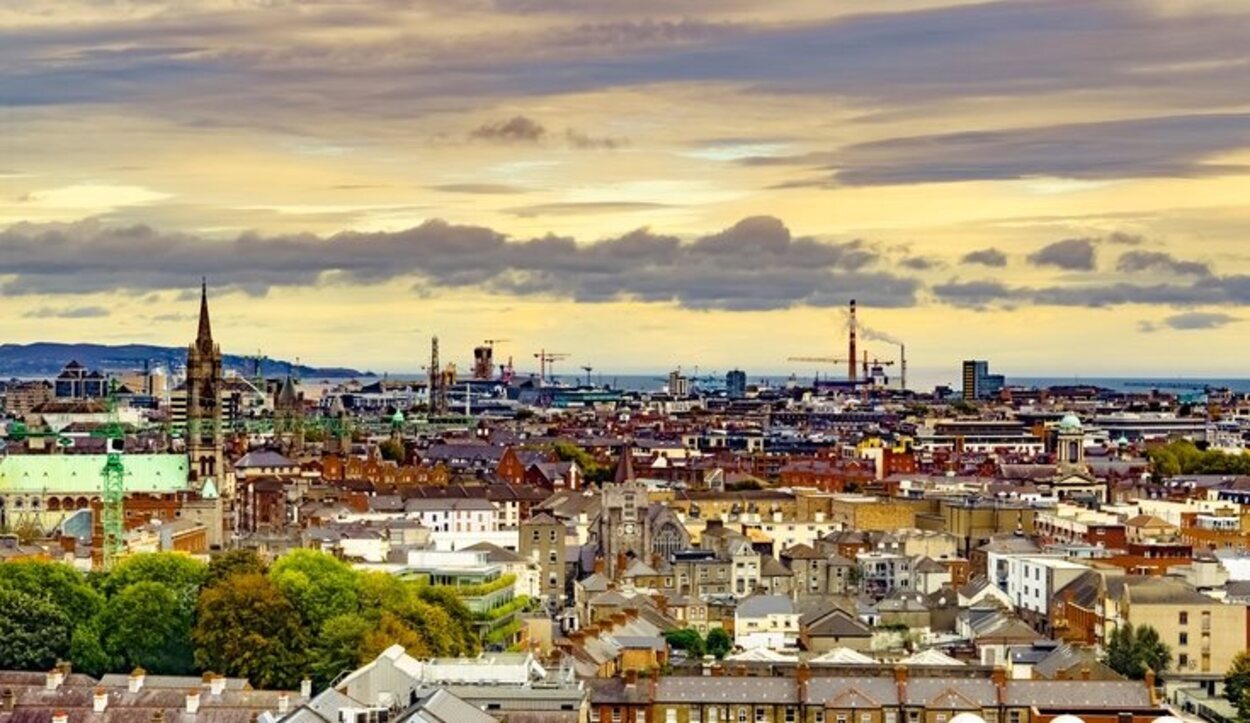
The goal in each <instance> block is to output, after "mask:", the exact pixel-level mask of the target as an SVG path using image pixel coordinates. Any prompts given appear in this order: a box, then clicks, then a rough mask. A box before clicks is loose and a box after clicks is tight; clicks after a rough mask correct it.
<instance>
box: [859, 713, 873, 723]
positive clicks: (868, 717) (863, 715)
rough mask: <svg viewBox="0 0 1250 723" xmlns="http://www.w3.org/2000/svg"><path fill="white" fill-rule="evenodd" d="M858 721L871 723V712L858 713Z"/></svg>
mask: <svg viewBox="0 0 1250 723" xmlns="http://www.w3.org/2000/svg"><path fill="white" fill-rule="evenodd" d="M859 723H872V713H860V714H859Z"/></svg>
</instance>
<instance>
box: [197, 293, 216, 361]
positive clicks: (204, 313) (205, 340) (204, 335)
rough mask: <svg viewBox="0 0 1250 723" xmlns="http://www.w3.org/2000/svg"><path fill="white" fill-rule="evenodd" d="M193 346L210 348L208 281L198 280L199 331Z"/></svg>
mask: <svg viewBox="0 0 1250 723" xmlns="http://www.w3.org/2000/svg"><path fill="white" fill-rule="evenodd" d="M195 345H196V346H198V347H201V348H212V346H213V327H212V324H210V323H209V321H208V279H205V278H202V277H201V279H200V331H199V333H198V334H196V335H195Z"/></svg>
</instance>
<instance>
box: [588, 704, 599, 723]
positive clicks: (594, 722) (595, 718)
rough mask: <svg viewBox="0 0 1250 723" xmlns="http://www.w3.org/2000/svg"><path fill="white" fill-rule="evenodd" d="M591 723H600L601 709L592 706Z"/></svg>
mask: <svg viewBox="0 0 1250 723" xmlns="http://www.w3.org/2000/svg"><path fill="white" fill-rule="evenodd" d="M590 723H599V708H598V707H596V706H593V705H592V706H590Z"/></svg>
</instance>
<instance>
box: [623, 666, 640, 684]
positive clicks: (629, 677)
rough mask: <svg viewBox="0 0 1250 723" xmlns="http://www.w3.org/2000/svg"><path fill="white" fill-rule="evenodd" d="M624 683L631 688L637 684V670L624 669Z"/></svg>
mask: <svg viewBox="0 0 1250 723" xmlns="http://www.w3.org/2000/svg"><path fill="white" fill-rule="evenodd" d="M625 685H627V686H630V687H631V688H632V687H633V686H635V685H638V671H637V670H634V669H633V668H630V669H629V670H626V671H625Z"/></svg>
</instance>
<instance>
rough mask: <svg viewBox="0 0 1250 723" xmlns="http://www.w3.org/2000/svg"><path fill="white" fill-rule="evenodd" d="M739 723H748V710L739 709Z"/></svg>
mask: <svg viewBox="0 0 1250 723" xmlns="http://www.w3.org/2000/svg"><path fill="white" fill-rule="evenodd" d="M738 723H747V709H746V708H738Z"/></svg>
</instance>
